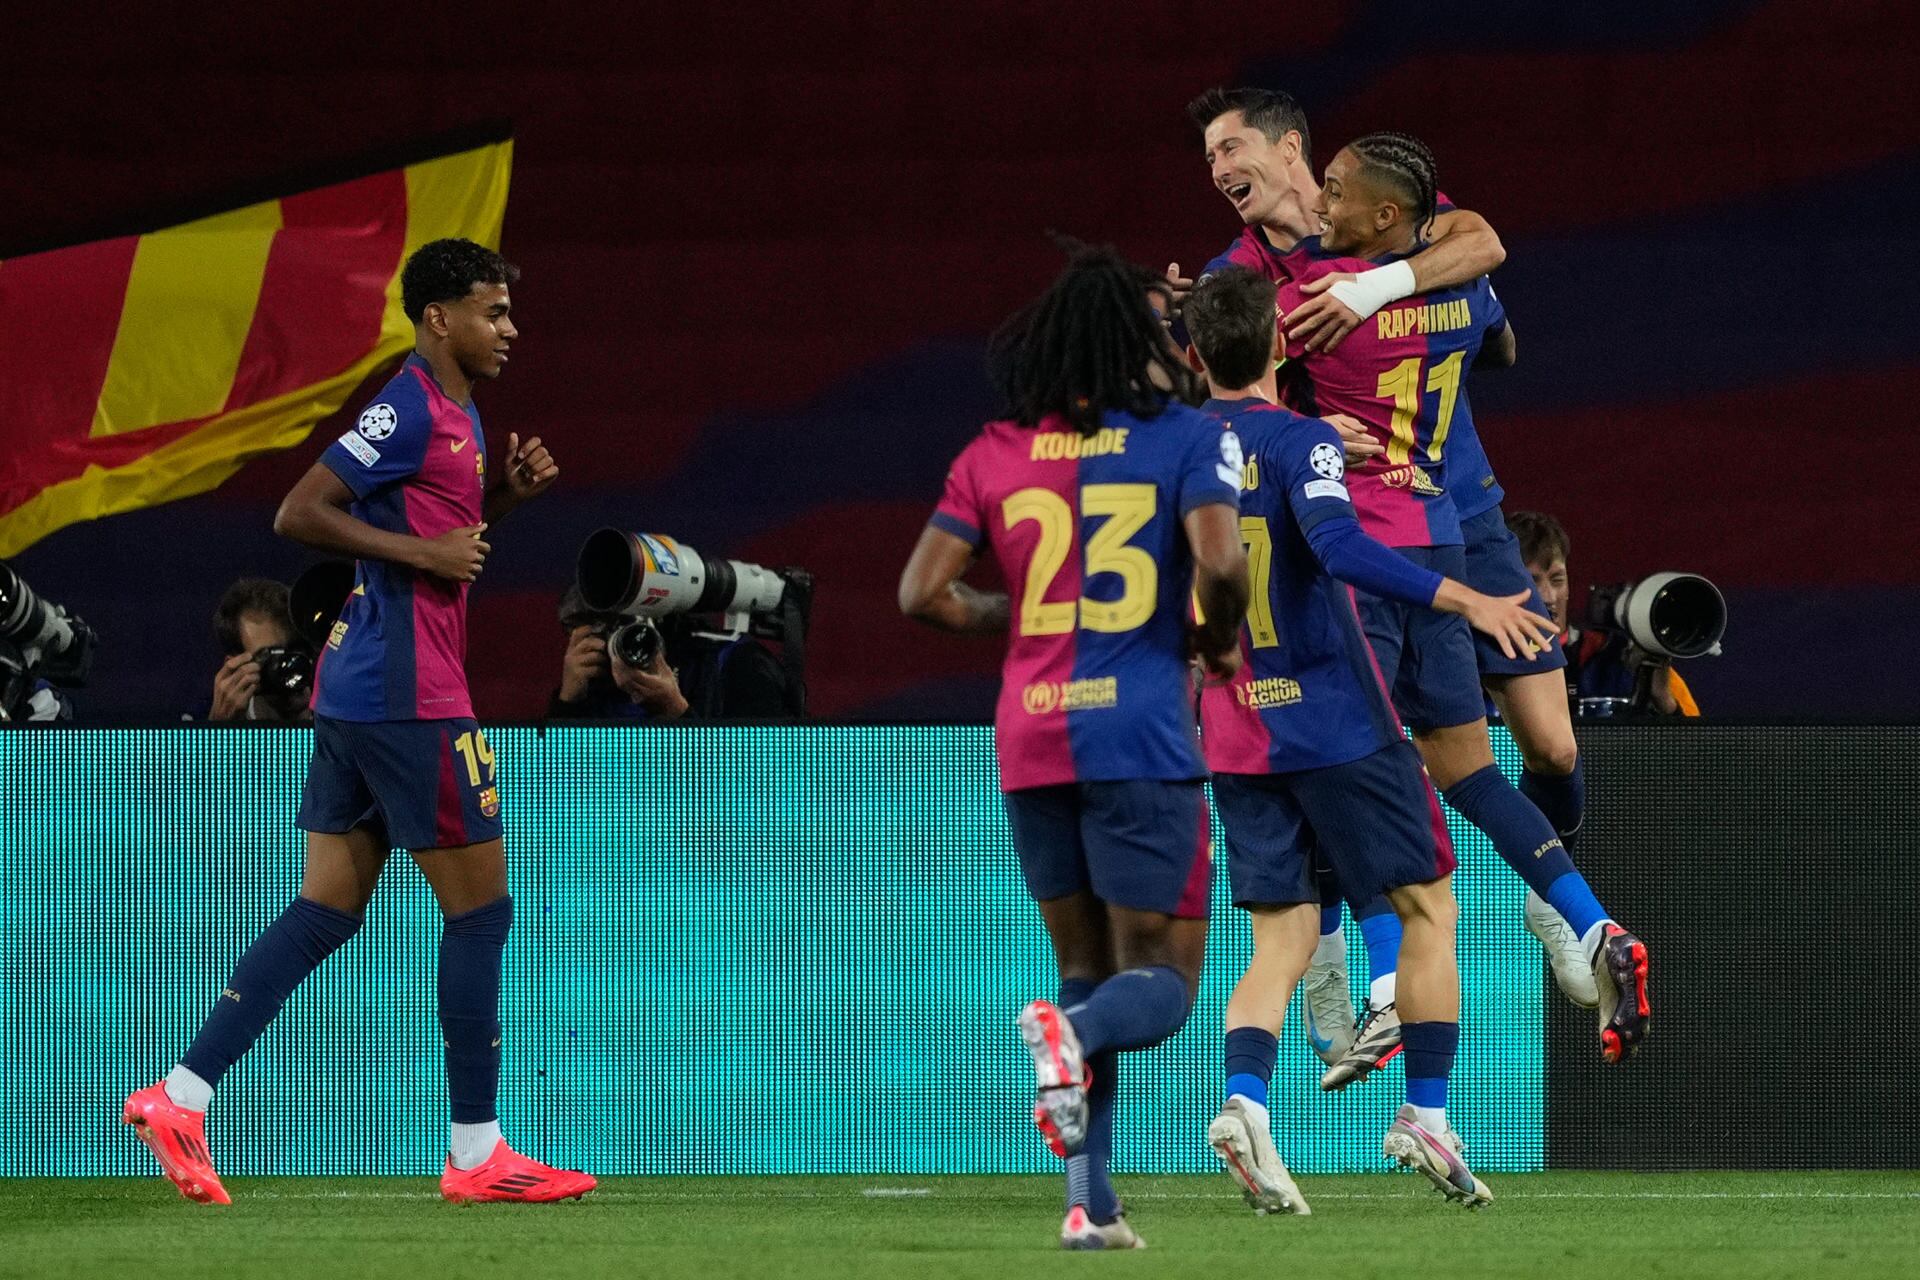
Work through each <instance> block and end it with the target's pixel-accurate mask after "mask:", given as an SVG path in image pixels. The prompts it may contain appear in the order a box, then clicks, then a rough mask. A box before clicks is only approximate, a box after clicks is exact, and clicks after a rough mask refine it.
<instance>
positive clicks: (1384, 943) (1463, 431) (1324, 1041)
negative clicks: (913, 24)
mask: <svg viewBox="0 0 1920 1280" xmlns="http://www.w3.org/2000/svg"><path fill="white" fill-rule="evenodd" d="M1187 114H1188V118H1189V119H1190V120H1191V122H1192V123H1193V125H1194V126H1195V128H1197V129H1198V130H1199V131H1200V132H1201V134H1202V137H1203V139H1204V142H1205V146H1206V160H1207V164H1208V167H1209V170H1210V172H1211V177H1212V180H1213V185H1214V187H1215V189H1216V190H1218V191H1220V192H1221V193H1222V194H1223V195H1224V196H1226V198H1227V199H1228V201H1229V202H1230V203H1232V204H1233V205H1234V208H1235V210H1236V212H1238V213H1239V214H1240V216H1241V220H1242V221H1243V222H1244V223H1245V224H1246V225H1245V229H1244V230H1243V231H1242V233H1241V235H1240V237H1239V239H1238V240H1236V241H1235V242H1234V244H1233V245H1232V246H1231V247H1230V248H1229V249H1228V250H1227V251H1226V252H1225V253H1223V254H1221V255H1219V256H1218V257H1216V258H1215V259H1213V261H1212V262H1210V263H1209V264H1208V266H1207V268H1206V270H1207V271H1214V270H1218V269H1220V268H1222V267H1225V266H1231V265H1239V266H1245V267H1248V268H1250V269H1251V270H1254V271H1256V272H1257V273H1259V274H1261V275H1264V276H1266V277H1267V278H1268V279H1270V280H1274V281H1276V282H1286V281H1289V280H1292V279H1294V278H1295V277H1296V276H1297V275H1299V274H1300V269H1301V265H1302V262H1303V258H1302V257H1301V256H1299V254H1298V250H1299V247H1300V242H1301V241H1302V240H1304V239H1306V238H1307V237H1308V236H1310V235H1313V234H1315V233H1317V232H1318V231H1319V229H1320V226H1321V219H1320V215H1319V208H1318V205H1319V191H1320V188H1319V185H1318V184H1317V183H1316V182H1315V181H1314V178H1313V172H1312V168H1311V153H1310V150H1309V137H1310V134H1309V132H1308V129H1307V120H1306V114H1305V113H1304V112H1303V111H1302V110H1301V109H1300V107H1299V104H1298V103H1296V102H1295V101H1294V100H1293V98H1292V97H1290V96H1289V95H1287V94H1285V93H1280V92H1277V91H1273V90H1266V89H1233V90H1220V89H1215V90H1209V91H1208V92H1206V93H1204V94H1201V95H1200V96H1199V97H1198V98H1196V99H1194V100H1193V102H1191V103H1190V104H1189V105H1188V108H1187ZM1428 235H1429V237H1430V238H1429V240H1428V241H1427V242H1424V243H1422V244H1419V245H1417V246H1416V248H1417V250H1418V251H1417V252H1415V253H1414V254H1413V255H1412V256H1411V257H1407V258H1401V259H1397V260H1393V261H1389V262H1385V263H1380V264H1375V263H1356V264H1354V266H1355V267H1356V268H1357V269H1356V270H1350V271H1338V270H1335V271H1325V272H1324V274H1318V275H1315V276H1314V277H1313V278H1311V279H1309V280H1306V281H1305V282H1304V284H1303V287H1302V288H1301V290H1300V291H1299V294H1298V296H1297V305H1295V306H1294V308H1293V309H1292V310H1291V311H1290V312H1289V313H1288V314H1287V316H1286V317H1285V323H1286V325H1287V331H1288V336H1289V338H1290V339H1291V340H1293V341H1294V342H1296V343H1299V344H1301V345H1302V346H1303V347H1304V348H1305V350H1306V351H1307V352H1308V353H1312V352H1314V351H1333V350H1334V349H1336V348H1337V347H1338V346H1339V344H1340V341H1341V339H1342V338H1343V337H1344V336H1345V335H1346V334H1347V333H1349V332H1351V331H1353V330H1354V329H1355V328H1356V327H1357V326H1359V325H1360V324H1362V323H1363V322H1364V321H1365V320H1367V319H1368V318H1370V317H1371V316H1372V315H1373V313H1374V312H1375V311H1377V310H1378V309H1379V308H1380V307H1381V306H1384V305H1386V304H1387V303H1389V302H1392V301H1395V300H1397V299H1399V298H1403V297H1406V296H1408V295H1409V294H1411V293H1414V292H1417V291H1422V290H1430V289H1435V288H1446V287H1452V286H1460V285H1465V284H1468V283H1470V282H1471V281H1472V280H1473V279H1474V278H1475V277H1476V276H1478V275H1480V274H1482V273H1485V272H1489V271H1491V270H1493V269H1494V268H1495V267H1497V266H1498V265H1499V264H1500V263H1501V262H1502V261H1504V259H1505V251H1504V249H1502V248H1501V247H1500V244H1499V240H1498V237H1496V236H1495V235H1494V234H1493V231H1492V228H1491V227H1489V226H1487V224H1486V222H1485V221H1484V220H1483V219H1481V218H1479V217H1478V216H1477V215H1473V214H1470V213H1467V212H1466V211H1464V210H1458V209H1455V208H1453V207H1452V205H1451V204H1450V203H1449V202H1448V201H1447V199H1446V197H1445V195H1444V194H1441V193H1440V192H1438V191H1437V190H1436V191H1435V216H1434V217H1433V218H1432V219H1431V220H1430V222H1429V229H1428ZM1169 274H1170V275H1174V276H1176V277H1177V276H1178V271H1177V269H1172V268H1170V269H1169ZM1203 274H1204V272H1203ZM1174 283H1175V285H1176V286H1180V285H1184V284H1185V283H1186V282H1185V281H1183V280H1180V279H1177V278H1176V280H1175V281H1174ZM1509 341H1510V330H1509ZM1283 393H1284V389H1283ZM1342 437H1343V439H1344V440H1345V441H1346V444H1347V449H1348V457H1349V459H1350V460H1351V459H1356V458H1359V457H1364V456H1367V455H1369V454H1371V453H1375V452H1378V451H1379V450H1380V446H1379V445H1378V444H1376V443H1373V442H1371V441H1369V440H1367V439H1366V438H1365V437H1364V436H1361V435H1355V434H1350V433H1348V432H1346V431H1342ZM1449 450H1450V453H1451V456H1452V459H1453V461H1454V464H1455V465H1454V467H1453V473H1454V474H1455V476H1456V477H1460V478H1461V480H1460V482H1459V483H1457V484H1456V486H1455V490H1454V493H1453V498H1454V501H1455V514H1456V516H1457V518H1458V519H1459V521H1460V524H1461V536H1462V539H1463V542H1464V544H1465V551H1464V554H1465V557H1466V566H1465V580H1466V581H1468V582H1470V583H1472V584H1473V585H1474V586H1475V587H1476V588H1478V589H1480V590H1481V591H1483V592H1486V593H1487V594H1490V595H1496V596H1500V595H1506V594H1508V593H1510V592H1513V591H1518V590H1524V589H1526V584H1527V575H1526V574H1525V572H1524V567H1523V566H1522V565H1521V564H1520V563H1519V557H1518V548H1517V547H1516V546H1515V545H1513V542H1512V539H1511V537H1510V536H1508V534H1507V533H1506V530H1505V527H1504V524H1503V523H1502V522H1501V521H1500V517H1499V510H1498V508H1499V504H1500V501H1501V498H1502V493H1501V490H1500V487H1499V485H1498V483H1497V482H1496V481H1495V479H1494V476H1493V470H1492V468H1491V467H1490V466H1489V465H1487V462H1486V455H1485V453H1484V451H1483V450H1482V449H1481V446H1480V442H1479V438H1478V435H1477V434H1476V433H1475V432H1474V430H1473V427H1472V423H1471V420H1470V419H1469V420H1466V421H1464V422H1462V423H1461V424H1460V425H1459V426H1457V427H1456V429H1455V431H1454V433H1453V437H1452V442H1451V445H1450V446H1449ZM1530 607H1532V608H1533V609H1534V610H1535V612H1541V613H1544V612H1545V608H1544V605H1542V604H1540V603H1539V602H1537V601H1534V602H1530ZM1474 646H1475V653H1476V658H1477V660H1478V664H1479V667H1480V670H1481V672H1482V675H1483V677H1484V679H1485V683H1486V688H1487V691H1488V692H1489V693H1490V694H1491V695H1492V697H1493V699H1494V702H1495V705H1496V706H1497V707H1498V708H1499V710H1500V712H1501V716H1502V719H1503V720H1504V721H1505V722H1506V724H1507V727H1508V729H1509V730H1510V731H1511V732H1512V734H1513V738H1514V743H1515V745H1516V746H1517V747H1518V748H1519V751H1520V756H1521V761H1522V766H1523V771H1522V774H1521V781H1520V790H1521V793H1522V794H1523V795H1525V796H1526V797H1527V798H1528V799H1529V800H1531V801H1533V803H1534V805H1535V806H1536V807H1537V808H1538V809H1539V810H1540V811H1541V812H1542V813H1543V814H1544V815H1546V816H1547V818H1548V819H1549V821H1551V822H1552V824H1553V826H1554V828H1555V831H1556V833H1557V834H1558V835H1560V837H1561V839H1562V843H1563V845H1564V846H1565V847H1567V848H1569V849H1570V848H1571V844H1570V843H1569V841H1570V840H1571V838H1572V836H1573V835H1574V834H1575V833H1576V832H1577V831H1578V830H1579V828H1580V825H1581V821H1582V817H1583V813H1584V807H1585V783H1584V779H1583V777H1582V774H1581V771H1580V763H1579V750H1578V747H1577V745H1576V743H1575V741H1574V737H1573V726H1572V721H1571V719H1570V716H1569V713H1568V708H1567V704H1566V700H1565V698H1564V697H1563V696H1561V695H1560V691H1559V676H1558V675H1557V673H1558V671H1559V670H1560V669H1561V667H1563V666H1564V662H1565V659H1564V656H1563V655H1562V653H1561V652H1560V649H1559V646H1557V645H1556V646H1555V647H1554V648H1553V649H1551V650H1549V651H1548V652H1547V653H1546V654H1545V655H1544V656H1543V657H1542V658H1541V659H1540V660H1539V661H1537V662H1529V661H1528V660H1526V659H1524V658H1522V659H1521V660H1520V662H1521V665H1518V666H1516V665H1515V664H1514V661H1512V660H1508V659H1506V658H1504V657H1503V656H1502V655H1501V654H1500V653H1499V652H1498V650H1497V649H1495V648H1494V647H1493V646H1492V645H1490V644H1489V643H1487V642H1486V640H1485V639H1484V638H1483V637H1480V636H1477V635H1476V636H1475V637H1474ZM1328 903H1329V905H1328V907H1327V909H1326V910H1325V911H1323V914H1322V919H1321V941H1320V947H1319V950H1318V951H1317V952H1316V955H1315V961H1314V965H1313V967H1312V969H1311V970H1310V971H1309V973H1308V976H1307V982H1306V999H1305V1002H1304V1003H1305V1005H1306V1008H1307V1010H1308V1026H1307V1033H1308V1036H1309V1037H1310V1039H1311V1040H1312V1043H1313V1046H1314V1049H1315V1051H1316V1052H1317V1053H1319V1054H1320V1056H1321V1058H1322V1059H1323V1060H1324V1061H1327V1062H1328V1063H1330V1064H1331V1063H1333V1062H1337V1061H1338V1060H1339V1059H1340V1058H1342V1057H1343V1056H1344V1055H1345V1052H1346V1050H1347V1049H1348V1048H1349V1047H1350V1045H1351V1043H1352V1040H1353V1033H1352V1032H1351V1031H1349V1030H1348V1029H1347V1028H1348V1027H1350V1026H1351V1016H1352V1008H1351V1005H1350V1003H1349V1000H1348V996H1347V975H1346V960H1345V955H1346V947H1345V942H1344V939H1343V938H1342V936H1341V933H1340V910H1339V904H1338V902H1337V900H1335V899H1333V898H1332V897H1329V899H1328ZM1356 911H1357V912H1364V913H1371V914H1360V915H1359V924H1360V927H1361V931H1362V933H1363V934H1364V935H1365V937H1366V940H1367V951H1368V958H1369V961H1370V963H1371V965H1372V968H1373V998H1372V1001H1371V1004H1372V1005H1373V1006H1374V1007H1381V1006H1383V1005H1384V1004H1386V1003H1390V1002H1391V1000H1392V989H1393V962H1392V956H1393V954H1394V951H1395V947H1396V942H1397V932H1396V927H1395V925H1394V921H1393V918H1392V916H1391V915H1390V914H1382V913H1381V905H1380V904H1379V903H1374V904H1370V905H1367V906H1363V907H1359V908H1356ZM1526 920H1527V927H1528V929H1529V930H1530V931H1532V932H1533V934H1534V935H1535V936H1536V937H1537V938H1538V939H1539V940H1540V942H1541V944H1542V946H1544V947H1545V948H1546V950H1547V955H1548V959H1549V961H1550V963H1551V965H1552V969H1553V974H1554V979H1555V982H1556V983H1557V984H1558V985H1559V986H1560V988H1561V990H1562V991H1563V992H1565V993H1566V995H1567V996H1568V998H1570V999H1572V1000H1573V1001H1574V1002H1575V1003H1577V1004H1581V1005H1585V1006H1589V1007H1591V1006H1594V1005H1597V1004H1599V1003H1600V1002H1601V1000H1602V995H1601V991H1600V988H1599V986H1597V985H1596V983H1595V981H1594V979H1593V976H1592V973H1591V969H1590V966H1589V961H1588V957H1587V955H1586V952H1585V949H1584V947H1583V946H1582V944H1581V939H1580V936H1579V934H1577V933H1576V932H1575V931H1574V930H1572V929H1571V928H1570V927H1569V926H1568V924H1567V923H1566V921H1565V919H1564V918H1563V917H1562V916H1561V915H1560V914H1559V913H1558V912H1556V911H1555V910H1554V909H1553V907H1552V906H1551V905H1550V904H1549V903H1548V902H1547V901H1546V900H1545V899H1544V898H1543V897H1542V896H1541V895H1540V894H1539V893H1537V892H1535V891H1533V890H1532V889H1531V888H1530V889H1529V891H1528V896H1527V912H1526ZM1640 994H1641V995H1644V992H1641V993H1640ZM1316 1024H1317V1025H1316Z"/></svg>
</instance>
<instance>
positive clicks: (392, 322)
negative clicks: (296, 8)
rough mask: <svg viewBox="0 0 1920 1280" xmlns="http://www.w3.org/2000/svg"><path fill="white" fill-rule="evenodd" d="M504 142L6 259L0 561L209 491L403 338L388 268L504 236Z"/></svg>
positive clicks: (394, 351) (332, 403)
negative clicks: (428, 249) (64, 532)
mask: <svg viewBox="0 0 1920 1280" xmlns="http://www.w3.org/2000/svg"><path fill="white" fill-rule="evenodd" d="M512 160H513V144H512V142H511V141H502V142H495V143H490V144H488V145H486V146H481V147H477V148H474V149H472V150H465V151H460V152H456V153H454V154H449V155H442V156H439V157H437V158H435V159H431V160H426V161H423V162H421V163H418V164H412V165H408V166H406V167H405V168H398V169H389V170H387V171H385V172H382V173H374V174H370V175H368V176H366V177H362V178H356V179H354V180H352V181H350V182H341V183H337V184H335V185H332V186H326V187H319V188H316V189H315V190H312V191H303V192H301V193H300V194H298V195H291V196H285V197H282V198H280V199H277V200H266V201H262V202H261V203H259V204H251V205H247V206H245V207H243V208H238V209H231V210H228V211H227V212H225V213H219V214H215V215H213V216H212V217H206V218H201V219H198V220H197V221H194V222H187V223H183V224H181V225H179V226H174V227H167V228H165V229H163V230H160V231H154V232H150V233H148V234H146V235H139V236H122V237H119V238H117V239H112V240H99V241H94V242H93V243H90V244H80V245H74V246H72V247H70V248H65V249H56V250H53V251H51V252H47V253H36V254H30V255H28V256H25V257H19V258H10V259H7V260H6V261H4V262H0V556H9V555H13V554H14V553H16V552H18V551H20V550H21V549H23V548H25V547H28V546H31V545H32V544H33V543H35V542H37V541H38V540H40V539H41V538H43V537H45V536H46V535H47V534H49V533H52V532H53V531H54V530H56V529H59V528H62V527H64V526H66V525H69V524H73V523H75V522H77V521H81V520H92V519H96V518H98V517H100V516H105V515H112V514H113V513H115V512H119V511H131V510H133V509H135V508H138V507H149V506H154V505H156V504H158V503H162V502H170V501H172V500H174V499H176V498H184V497H188V496H190V495H192V494H196V493H204V492H206V491H207V490H209V489H212V488H214V487H215V486H217V485H219V484H220V483H221V482H222V481H224V480H226V479H227V478H228V477H229V476H231V475H232V474H233V473H234V472H235V471H238V470H239V469H240V467H241V465H242V464H244V463H245V462H247V460H248V459H250V458H255V457H258V456H260V455H261V454H264V453H271V452H274V451H276V450H280V449H286V448H290V447H292V446H293V445H296V444H298V443H300V441H302V440H304V439H306V437H307V434H308V432H310V431H312V430H313V428H314V425H315V424H316V423H318V422H319V421H321V420H322V419H323V418H325V417H327V416H328V415H329V414H331V413H333V412H335V411H336V410H338V409H339V408H340V406H341V404H342V403H343V402H344V401H345V400H346V398H347V396H349V395H351V394H352V393H353V389H354V388H355V387H357V386H358V385H359V384H360V383H361V381H362V380H363V379H365V378H366V377H367V376H368V375H369V374H371V373H373V372H374V371H375V370H377V369H379V368H380V367H381V366H382V365H383V364H386V363H388V362H390V361H392V360H394V359H395V358H397V357H398V356H399V355H401V354H402V353H403V352H405V351H407V350H409V349H410V348H411V347H412V346H413V326H412V324H411V323H409V322H408V320H407V318H406V316H405V315H404V314H403V313H402V312H401V309H400V267H401V264H402V263H404V262H405V261H406V259H407V255H409V254H411V253H412V252H413V251H414V250H415V249H417V248H419V247H420V246H421V245H423V244H425V243H427V242H428V241H430V240H437V239H440V238H441V237H443V236H464V237H466V238H467V239H470V240H477V241H479V242H480V243H481V244H484V245H487V246H488V247H490V248H498V247H499V244H500V224H501V220H502V218H503V216H504V215H505V212H506V204H507V179H508V174H509V171H510V169H511V167H512Z"/></svg>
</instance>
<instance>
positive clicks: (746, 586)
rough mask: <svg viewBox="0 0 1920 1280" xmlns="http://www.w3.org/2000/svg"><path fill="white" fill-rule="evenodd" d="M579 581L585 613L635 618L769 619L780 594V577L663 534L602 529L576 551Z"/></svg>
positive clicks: (783, 590)
mask: <svg viewBox="0 0 1920 1280" xmlns="http://www.w3.org/2000/svg"><path fill="white" fill-rule="evenodd" d="M787 572H788V573H792V572H794V571H793V570H788V571H787ZM579 582H580V598H581V599H582V600H584V601H585V602H586V605H587V607H588V608H589V609H594V610H597V611H600V612H604V613H624V614H628V615H631V616H633V617H636V618H663V617H665V616H666V615H668V614H670V613H717V614H720V615H721V616H722V617H725V618H729V619H741V620H744V619H746V618H749V617H752V616H753V615H755V614H762V615H764V614H770V613H773V612H774V611H776V610H777V609H779V607H780V603H781V600H782V598H783V597H784V596H785V595H786V592H787V578H786V577H785V576H783V574H781V573H776V572H774V571H773V570H772V569H766V568H762V567H761V566H760V565H757V564H749V563H747V562H746V561H744V560H722V559H719V558H718V557H708V556H703V555H701V554H700V553H699V552H698V551H695V550H694V549H693V548H692V547H689V546H686V545H685V544H683V543H679V542H675V541H674V540H673V539H672V538H669V537H667V536H665V535H664V534H657V533H627V532H624V531H623V530H620V529H601V530H599V531H598V532H596V533H594V534H593V535H592V536H590V537H589V538H588V539H587V541H586V545H585V546H583V547H581V548H580V565H579ZM740 630H745V627H744V625H742V626H741V627H740Z"/></svg>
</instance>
